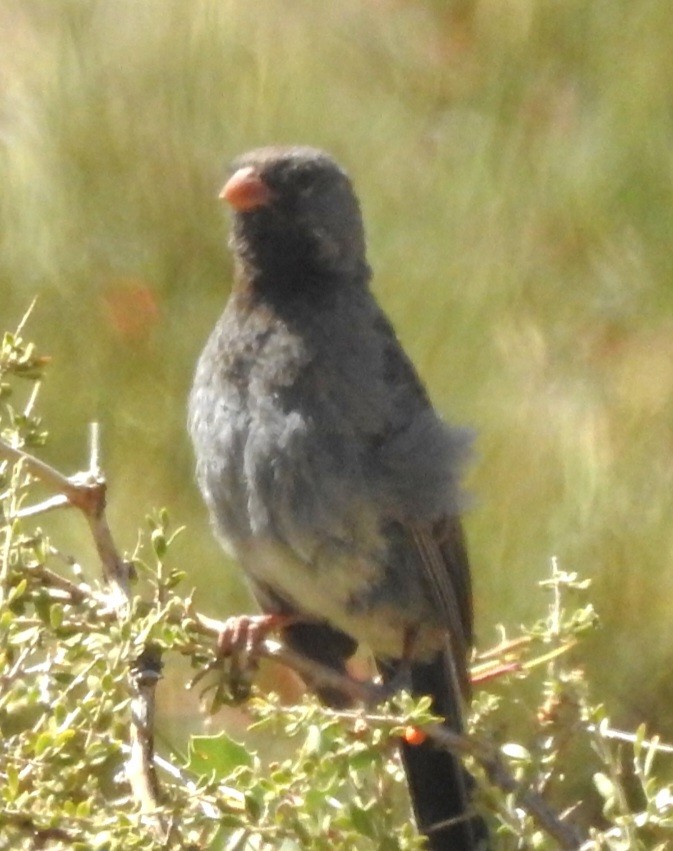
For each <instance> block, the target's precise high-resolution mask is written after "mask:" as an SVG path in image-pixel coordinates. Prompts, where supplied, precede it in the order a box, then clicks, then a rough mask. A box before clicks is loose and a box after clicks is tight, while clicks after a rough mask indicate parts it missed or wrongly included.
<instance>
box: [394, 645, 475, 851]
mask: <svg viewBox="0 0 673 851" xmlns="http://www.w3.org/2000/svg"><path fill="white" fill-rule="evenodd" d="M382 673H383V676H384V679H386V680H390V679H391V676H394V673H393V672H392V671H391V668H390V666H382ZM410 674H411V690H412V693H413V694H414V695H416V696H419V697H420V696H421V695H424V694H425V695H430V696H431V697H432V699H433V712H435V713H437V714H438V715H441V716H442V717H444V718H446V722H447V726H449V727H450V728H451V729H452V730H453V731H454V732H461V731H462V713H461V698H460V693H459V689H458V686H457V682H456V677H455V676H454V672H453V671H452V668H451V660H450V655H449V651H448V650H447V651H445V652H442V653H439V654H438V655H437V657H436V658H435V660H433V661H432V662H429V663H427V664H420V663H414V664H413V665H412V666H411V669H410ZM402 760H403V763H404V770H405V772H406V775H407V782H408V784H409V793H410V796H411V801H412V805H413V808H414V813H415V816H416V823H417V825H418V828H419V830H420V831H421V833H424V834H425V835H426V836H427V837H428V847H429V848H430V849H432V851H484V849H486V848H488V832H487V829H486V824H485V822H484V820H483V819H482V818H481V817H480V816H476V815H475V814H474V812H473V808H472V802H471V789H472V786H473V785H474V781H473V779H472V777H471V776H470V775H469V774H468V773H467V771H465V769H464V768H463V765H462V763H461V761H460V759H458V758H457V757H456V756H454V755H453V754H450V753H447V751H445V750H441V749H440V748H438V747H436V746H435V745H434V744H433V743H432V741H430V740H429V739H428V740H426V741H424V742H422V743H421V744H409V743H407V742H403V744H402Z"/></svg>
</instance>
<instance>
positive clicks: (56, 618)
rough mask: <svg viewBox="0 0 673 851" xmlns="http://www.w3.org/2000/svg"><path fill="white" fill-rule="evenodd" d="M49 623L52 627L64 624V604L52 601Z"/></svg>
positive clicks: (55, 627)
mask: <svg viewBox="0 0 673 851" xmlns="http://www.w3.org/2000/svg"><path fill="white" fill-rule="evenodd" d="M49 624H50V625H51V628H52V629H58V628H59V627H60V626H61V625H62V624H63V606H62V605H61V604H60V603H52V605H51V606H50V608H49Z"/></svg>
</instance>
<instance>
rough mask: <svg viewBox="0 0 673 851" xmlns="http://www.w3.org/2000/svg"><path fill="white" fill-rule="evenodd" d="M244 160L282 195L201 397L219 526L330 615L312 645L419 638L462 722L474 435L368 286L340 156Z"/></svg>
mask: <svg viewBox="0 0 673 851" xmlns="http://www.w3.org/2000/svg"><path fill="white" fill-rule="evenodd" d="M235 169H236V170H239V173H240V170H241V169H244V170H248V171H250V172H251V173H253V175H254V179H257V178H258V179H259V180H260V181H262V184H263V187H264V189H265V191H266V190H268V193H269V198H270V199H271V200H270V201H268V202H266V203H263V204H259V205H257V206H255V207H254V208H251V209H245V210H241V211H238V212H235V214H234V221H233V228H232V238H231V246H232V249H233V252H234V257H235V264H236V267H235V278H236V279H235V285H234V289H233V291H232V295H231V297H230V299H229V302H228V304H227V307H226V309H225V311H224V314H223V315H222V317H221V318H220V320H219V321H218V323H217V325H216V326H215V329H214V331H213V332H212V334H211V336H210V339H209V340H208V343H207V345H206V347H205V349H204V351H203V354H202V355H201V358H200V360H199V363H198V367H197V370H196V375H195V379H194V386H193V389H192V392H191V396H190V401H189V429H190V433H191V437H192V440H193V443H194V448H195V452H196V458H197V479H198V483H199V486H200V488H201V491H202V493H203V495H204V498H205V501H206V503H207V505H208V508H209V510H210V514H211V517H212V519H213V522H214V525H215V528H216V530H217V534H218V536H219V537H220V538H221V539H222V541H223V542H224V543H225V545H226V546H227V548H228V549H229V550H230V551H231V552H232V553H233V554H234V555H235V556H236V557H237V559H238V560H239V562H240V563H241V565H242V567H243V569H244V570H245V572H246V574H247V575H248V577H249V579H250V580H251V583H252V586H253V589H254V590H255V592H256V594H257V596H258V598H259V599H260V602H261V603H262V605H263V606H264V607H265V608H266V609H269V610H275V611H284V612H289V613H293V614H300V615H305V616H306V617H307V620H308V621H312V622H314V623H316V622H317V623H318V624H323V625H324V628H323V629H322V631H316V632H314V633H310V631H309V630H308V628H307V629H306V630H304V631H303V632H300V630H296V631H295V632H294V633H288V638H289V639H294V640H295V641H296V642H298V643H299V644H301V648H302V650H303V651H304V652H306V653H307V654H308V655H313V656H314V657H315V658H318V659H320V660H321V661H327V662H328V663H329V664H332V665H333V666H334V667H336V668H342V666H343V664H344V660H345V659H346V658H347V657H348V656H349V655H350V654H351V653H352V652H353V649H354V647H355V645H356V643H359V642H363V643H365V644H367V645H368V646H369V647H370V649H371V650H372V651H373V653H374V654H375V656H376V657H377V658H378V659H380V660H381V661H382V664H383V665H384V666H386V665H388V664H389V663H392V664H393V665H394V663H395V662H396V660H400V659H401V657H402V655H403V650H404V647H405V645H406V643H407V639H408V637H409V636H410V635H413V642H412V645H411V646H412V654H413V660H415V661H416V662H418V663H419V664H420V665H421V668H423V666H424V665H425V666H432V665H437V664H440V669H441V670H444V671H445V674H441V676H440V679H443V680H446V686H445V687H446V688H447V689H448V693H447V699H446V700H445V701H443V702H442V700H441V699H439V697H438V696H437V695H436V699H437V701H438V702H437V706H439V711H443V712H444V713H445V714H447V715H449V716H451V717H452V718H453V719H454V720H455V721H456V722H457V723H460V721H459V719H460V710H459V702H460V697H459V695H458V694H457V693H456V689H458V688H460V689H462V691H463V692H464V693H467V691H468V689H469V686H468V682H467V669H466V654H467V650H468V648H469V646H470V644H471V641H472V602H471V591H470V577H469V567H468V563H467V557H466V554H465V549H464V544H463V539H462V532H461V528H460V521H459V519H458V515H459V512H460V509H461V505H462V497H461V491H460V482H459V480H460V474H461V471H462V468H463V465H464V462H465V461H466V459H467V457H468V455H469V448H470V443H471V435H470V433H469V432H468V431H467V430H465V429H462V428H454V427H449V426H448V425H446V423H444V422H443V421H442V420H441V418H440V417H439V416H438V415H437V413H436V412H435V411H434V409H433V407H432V406H431V404H430V402H429V400H428V397H427V394H426V392H425V389H424V388H423V386H422V384H421V382H420V380H419V378H418V376H417V373H416V371H415V369H414V367H413V365H412V364H411V362H410V361H409V359H408V358H407V356H406V355H405V354H404V352H403V350H402V348H401V346H400V344H399V342H398V340H397V338H396V336H395V333H394V331H393V329H392V327H391V325H390V323H389V322H388V320H387V319H386V317H385V316H384V314H383V313H382V311H381V309H380V308H379V306H378V305H377V303H376V301H375V299H374V297H373V295H372V294H371V292H370V289H369V267H368V266H367V263H366V259H365V251H364V233H363V228H362V221H361V216H360V210H359V205H358V202H357V199H356V197H355V195H354V193H353V191H352V187H351V185H350V181H349V180H348V178H347V177H346V175H345V174H344V173H343V171H342V170H341V169H340V168H339V167H338V166H337V165H336V164H335V163H334V162H333V160H331V158H329V157H328V156H327V155H326V154H324V153H322V152H320V151H315V150H314V149H311V148H290V149H278V148H270V149H262V150H260V151H253V152H251V153H250V154H248V155H246V156H245V157H243V158H241V159H240V160H239V161H237V163H236V164H235ZM248 171H246V172H245V173H246V174H247V173H248ZM442 659H443V660H444V661H443V662H441V660H442ZM438 660H439V661H438ZM328 699H329V698H328ZM456 701H458V704H456ZM458 785H460V783H459V784H458ZM412 786H413V783H412ZM412 791H413V789H412ZM463 797H464V795H463ZM461 807H462V809H464V807H465V801H464V800H463V801H461V802H459V806H458V805H456V809H457V810H460V808H461ZM418 812H419V809H418V806H417V813H418ZM454 814H455V813H454ZM423 818H424V816H423V814H422V813H421V816H420V820H421V821H423ZM463 829H464V828H463ZM454 838H455V837H454ZM433 847H435V848H443V847H444V846H443V845H441V844H435V845H434V846H433ZM454 847H465V848H467V847H471V846H470V844H469V843H467V844H464V845H463V846H461V845H456V846H454Z"/></svg>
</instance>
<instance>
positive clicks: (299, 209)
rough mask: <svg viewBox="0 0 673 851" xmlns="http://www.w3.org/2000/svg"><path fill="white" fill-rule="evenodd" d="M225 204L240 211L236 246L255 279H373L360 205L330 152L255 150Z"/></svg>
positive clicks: (235, 173) (238, 165) (239, 165)
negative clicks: (369, 273)
mask: <svg viewBox="0 0 673 851" xmlns="http://www.w3.org/2000/svg"><path fill="white" fill-rule="evenodd" d="M220 198H222V199H223V200H224V201H227V202H228V203H229V204H230V206H231V207H232V209H233V212H234V215H233V227H232V236H231V247H232V249H233V251H234V254H235V255H236V257H237V260H238V261H239V262H241V263H242V265H243V268H244V269H245V270H246V271H247V273H248V274H249V275H250V274H252V275H261V276H269V275H272V276H276V277H284V278H287V279H291V278H295V279H296V278H297V276H299V278H300V279H302V280H305V279H311V278H314V277H316V276H317V277H319V278H327V277H349V278H355V277H358V278H359V277H363V278H365V279H366V277H367V276H368V268H367V264H366V260H365V240H364V231H363V225H362V216H361V214H360V206H359V204H358V200H357V198H356V196H355V193H354V191H353V187H352V185H351V182H350V180H349V179H348V177H347V175H346V174H345V172H344V171H343V170H342V169H341V168H340V167H339V166H338V165H337V164H336V163H335V162H334V160H333V159H332V158H331V157H330V156H329V155H327V154H326V153H324V152H322V151H319V150H317V149H315V148H308V147H287V148H285V147H270V148H259V149H257V150H254V151H250V152H249V153H247V154H244V155H243V156H242V157H239V158H238V159H237V160H236V161H235V162H234V164H233V167H232V175H231V177H230V178H229V180H228V181H227V182H226V183H225V185H224V188H223V189H222V191H221V193H220Z"/></svg>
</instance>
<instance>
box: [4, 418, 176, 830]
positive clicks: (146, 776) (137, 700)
mask: <svg viewBox="0 0 673 851" xmlns="http://www.w3.org/2000/svg"><path fill="white" fill-rule="evenodd" d="M98 455H99V447H98V429H97V424H92V426H91V432H90V452H89V457H90V463H89V470H87V471H86V472H85V473H80V474H78V475H76V476H73V477H70V478H68V477H66V476H64V475H63V474H62V473H60V472H59V471H58V470H56V469H54V468H53V467H52V466H50V465H49V464H47V463H45V462H44V461H41V460H40V459H39V458H36V457H35V456H33V455H30V454H29V453H27V452H24V451H23V450H21V449H17V448H15V447H13V446H10V445H9V444H8V443H6V442H5V441H3V440H0V457H4V458H6V459H7V460H9V461H10V462H12V463H15V464H22V465H23V466H24V467H25V469H26V470H28V471H29V472H30V473H31V475H33V476H34V477H35V478H37V479H39V480H40V481H41V482H42V483H43V484H44V485H46V486H47V487H48V488H50V489H51V490H53V491H55V493H56V495H57V498H58V497H59V496H60V497H62V498H63V497H64V498H65V499H66V500H67V502H68V503H69V504H70V505H72V506H74V507H75V508H78V509H79V510H80V511H81V512H82V513H83V514H84V517H85V519H86V521H87V523H88V524H89V529H90V530H91V535H92V537H93V540H94V544H95V546H96V550H97V552H98V556H99V558H100V561H101V566H102V572H103V577H104V579H105V581H106V582H107V583H108V585H109V586H110V590H111V595H110V597H111V600H109V601H108V605H109V603H110V602H111V603H112V607H113V610H114V612H115V615H116V617H117V618H118V619H119V620H120V621H123V620H125V619H126V618H127V617H128V610H129V605H130V602H131V591H130V579H131V571H132V568H131V565H130V564H129V563H127V562H125V561H124V560H123V559H122V558H121V556H120V555H119V551H118V549H117V547H116V545H115V542H114V539H113V537H112V532H111V530H110V527H109V525H108V522H107V518H106V516H105V504H106V489H107V487H106V482H105V479H104V477H103V476H102V474H101V472H100V470H99V468H98ZM24 516H25V515H24ZM41 577H42V578H43V579H44V580H45V581H46V582H47V583H48V584H50V585H52V586H54V587H59V588H60V590H61V591H64V592H66V593H68V594H69V595H70V596H71V599H73V601H75V602H77V601H81V600H82V599H84V598H85V597H86V596H87V591H90V589H88V588H87V587H86V586H81V585H75V584H74V583H72V582H70V581H69V580H67V579H64V578H62V577H60V576H58V574H55V573H53V572H52V571H49V570H48V569H47V568H41ZM160 669H161V660H160V658H157V653H156V651H155V650H153V649H151V648H150V649H147V650H146V651H145V652H144V653H143V654H141V657H140V658H139V659H138V660H137V661H136V664H135V666H134V668H133V670H132V671H131V672H130V677H129V680H130V684H131V690H132V693H133V704H132V711H131V731H130V752H129V757H128V761H127V764H126V773H127V777H128V780H129V784H130V786H131V790H132V792H133V796H134V798H135V799H136V800H137V801H138V802H139V804H140V806H141V809H142V811H143V812H145V813H152V814H153V815H152V819H153V823H154V825H155V828H156V830H157V832H158V833H161V834H164V833H165V831H166V825H165V824H164V823H163V820H162V819H161V818H160V817H159V816H158V815H156V813H158V810H159V785H158V781H157V777H156V772H155V767H154V705H155V690H156V684H157V682H158V680H159V676H160Z"/></svg>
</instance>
